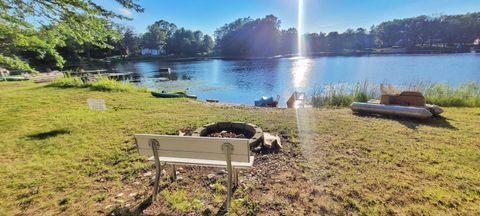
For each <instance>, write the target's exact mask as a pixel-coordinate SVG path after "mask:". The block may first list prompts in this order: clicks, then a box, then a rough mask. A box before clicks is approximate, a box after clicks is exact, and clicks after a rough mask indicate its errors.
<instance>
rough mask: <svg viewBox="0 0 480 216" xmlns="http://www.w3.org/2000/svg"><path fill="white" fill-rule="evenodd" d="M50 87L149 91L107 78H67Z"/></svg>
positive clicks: (56, 81)
mask: <svg viewBox="0 0 480 216" xmlns="http://www.w3.org/2000/svg"><path fill="white" fill-rule="evenodd" d="M48 86H51V87H60V88H90V89H92V90H96V91H120V92H122V91H124V92H134V91H141V92H147V91H148V89H146V88H142V87H138V86H135V85H133V84H131V83H129V82H121V81H117V80H114V79H110V78H108V77H106V76H99V77H96V79H95V80H94V81H83V80H82V79H80V77H73V76H69V75H67V76H65V77H64V78H60V79H56V80H54V81H53V82H52V83H51V84H49V85H48Z"/></svg>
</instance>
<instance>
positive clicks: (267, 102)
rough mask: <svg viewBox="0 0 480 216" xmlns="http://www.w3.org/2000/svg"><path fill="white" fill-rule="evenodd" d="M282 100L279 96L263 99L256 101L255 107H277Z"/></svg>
mask: <svg viewBox="0 0 480 216" xmlns="http://www.w3.org/2000/svg"><path fill="white" fill-rule="evenodd" d="M279 98H280V96H279V95H277V98H273V97H265V96H264V97H261V98H260V99H259V100H256V101H255V106H258V107H277V105H278V99H279Z"/></svg>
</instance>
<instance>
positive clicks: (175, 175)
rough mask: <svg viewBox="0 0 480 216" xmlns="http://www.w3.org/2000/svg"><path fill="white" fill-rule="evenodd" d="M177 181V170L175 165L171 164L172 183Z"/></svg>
mask: <svg viewBox="0 0 480 216" xmlns="http://www.w3.org/2000/svg"><path fill="white" fill-rule="evenodd" d="M176 180H177V169H176V167H175V164H172V182H173V181H176Z"/></svg>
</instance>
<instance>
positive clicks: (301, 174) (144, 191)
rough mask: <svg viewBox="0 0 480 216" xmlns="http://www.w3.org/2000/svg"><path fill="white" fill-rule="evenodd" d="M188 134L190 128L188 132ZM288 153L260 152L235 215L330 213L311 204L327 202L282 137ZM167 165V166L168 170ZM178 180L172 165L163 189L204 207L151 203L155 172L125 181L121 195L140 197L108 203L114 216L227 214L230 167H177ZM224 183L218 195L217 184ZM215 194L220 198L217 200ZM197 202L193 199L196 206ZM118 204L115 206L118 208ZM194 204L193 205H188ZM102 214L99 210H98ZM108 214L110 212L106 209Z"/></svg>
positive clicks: (242, 177)
mask: <svg viewBox="0 0 480 216" xmlns="http://www.w3.org/2000/svg"><path fill="white" fill-rule="evenodd" d="M183 131H184V132H187V131H186V130H183ZM212 136H216V137H237V136H239V134H234V133H231V132H224V133H214V134H212ZM280 137H281V138H282V143H283V144H284V146H283V149H282V150H281V151H279V152H278V153H274V154H255V162H254V166H253V167H252V168H251V169H245V170H240V171H239V173H240V174H239V182H240V185H239V187H238V188H237V189H236V190H235V192H234V196H233V200H234V201H235V200H237V201H242V204H241V205H240V206H237V207H236V208H235V209H234V211H235V213H236V215H252V214H254V215H272V213H275V214H278V213H279V214H290V215H304V214H322V213H323V214H325V213H333V212H326V210H325V209H324V208H322V206H321V205H311V202H312V201H314V200H315V201H318V202H321V199H322V196H321V193H322V192H319V191H317V189H315V187H314V184H312V183H311V182H309V180H308V179H307V178H306V177H305V176H306V168H305V167H304V166H302V163H304V162H305V159H304V158H303V156H302V154H301V153H300V150H299V148H298V146H297V144H296V143H294V142H293V141H292V140H291V139H290V138H289V137H288V136H286V135H284V134H282V135H281V136H280ZM164 167H165V166H164ZM177 171H178V173H177V178H179V179H178V180H177V181H176V182H174V183H172V182H171V181H170V180H169V178H170V176H171V172H172V169H171V166H166V167H165V168H164V171H162V172H163V173H164V175H163V176H162V178H161V191H166V192H169V193H175V192H176V191H181V190H186V191H188V196H186V197H185V199H192V197H195V196H200V200H201V204H202V205H201V206H202V208H199V209H189V210H187V211H181V210H179V209H177V208H175V207H174V206H173V205H172V203H170V202H169V201H168V200H167V199H166V198H165V197H164V196H163V195H161V194H159V195H158V196H157V201H156V202H153V203H150V202H149V196H150V195H151V193H152V190H153V178H154V176H155V170H154V168H153V165H152V169H151V170H144V171H143V172H142V173H139V174H138V176H139V178H138V179H136V180H135V181H132V180H129V181H126V182H125V187H124V188H123V190H122V191H118V193H123V194H132V193H136V194H135V197H136V198H135V199H130V200H128V201H123V202H118V201H115V200H116V199H115V198H113V199H110V200H108V201H107V200H106V201H104V203H103V205H104V208H105V207H106V206H108V207H110V208H109V210H110V211H109V212H108V214H111V213H114V214H115V215H125V214H132V213H135V214H145V215H223V214H224V213H225V211H224V206H225V201H226V190H225V187H226V185H227V174H226V171H225V170H224V169H219V168H206V167H193V166H184V167H179V166H177ZM214 184H217V185H218V184H220V185H223V189H222V190H221V191H218V190H217V189H215V188H214V187H213V186H212V185H214ZM214 196H217V197H218V196H219V197H220V198H221V202H218V199H217V200H215V199H214ZM190 201H191V200H189V202H190ZM112 203H113V204H112ZM187 203H188V202H187ZM109 205H110V206H109ZM97 213H99V212H97ZM103 213H107V212H106V211H103Z"/></svg>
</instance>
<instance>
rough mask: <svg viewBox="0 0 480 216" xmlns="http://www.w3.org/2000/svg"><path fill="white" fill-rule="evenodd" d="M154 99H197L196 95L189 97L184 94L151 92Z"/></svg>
mask: <svg viewBox="0 0 480 216" xmlns="http://www.w3.org/2000/svg"><path fill="white" fill-rule="evenodd" d="M151 94H152V95H153V96H154V97H159V98H191V99H197V96H196V95H189V94H187V93H185V92H151Z"/></svg>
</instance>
